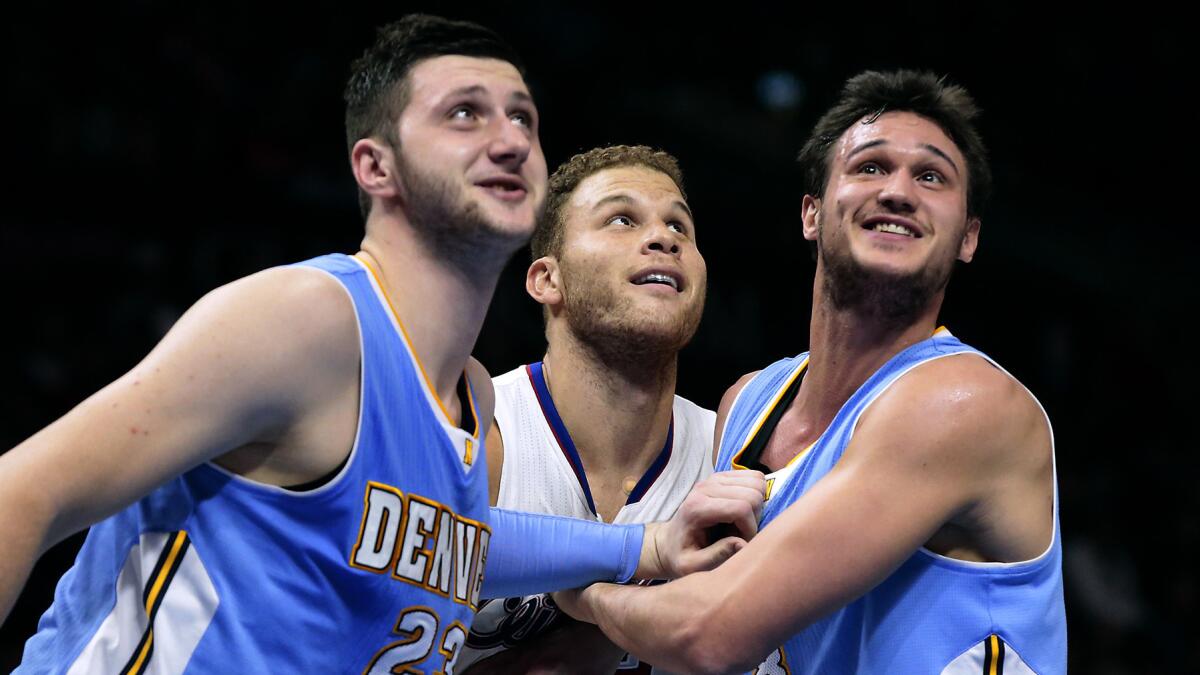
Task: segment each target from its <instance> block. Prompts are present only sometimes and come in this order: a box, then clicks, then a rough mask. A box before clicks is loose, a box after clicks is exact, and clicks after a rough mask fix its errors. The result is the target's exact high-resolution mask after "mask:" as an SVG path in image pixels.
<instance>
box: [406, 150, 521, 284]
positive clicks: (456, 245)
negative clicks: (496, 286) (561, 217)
mask: <svg viewBox="0 0 1200 675" xmlns="http://www.w3.org/2000/svg"><path fill="white" fill-rule="evenodd" d="M396 158H397V167H398V171H399V176H400V180H401V185H402V186H403V195H404V197H403V198H404V210H405V215H406V216H407V217H408V221H409V223H410V224H411V225H412V227H413V229H414V230H416V231H417V233H418V234H419V235H420V238H421V241H422V242H423V243H424V244H425V246H426V247H427V248H428V250H429V252H430V253H431V254H432V255H433V256H435V257H437V258H438V259H440V260H442V261H444V262H448V263H450V264H451V265H454V266H455V267H458V268H460V269H463V270H465V271H475V270H480V269H488V268H491V267H494V268H497V269H498V268H501V267H503V266H504V264H505V263H506V262H507V261H508V259H509V257H510V256H511V255H512V254H513V253H514V252H516V251H517V250H518V249H520V248H521V246H523V245H525V243H526V242H527V241H528V240H529V236H530V234H531V233H532V230H533V227H532V223H530V224H529V226H528V227H504V226H501V225H499V224H497V223H494V222H492V221H490V220H489V219H488V217H487V216H486V215H485V213H484V211H483V208H482V206H481V204H480V202H479V201H478V199H476V198H474V197H473V196H472V195H470V194H468V193H467V192H466V190H465V189H462V188H456V187H455V186H454V184H453V183H452V182H451V181H449V180H447V179H445V178H442V177H439V176H437V175H434V174H432V173H427V172H424V171H422V170H420V169H418V168H417V167H416V166H415V165H414V164H413V163H412V162H409V161H407V160H406V159H405V158H404V156H403V154H402V153H400V152H397V153H396ZM529 198H530V199H532V198H533V197H529ZM539 215H540V213H535V214H534V221H535V222H536V218H537V217H538V216H539ZM489 262H491V263H492V264H491V265H489V264H488V263H489Z"/></svg>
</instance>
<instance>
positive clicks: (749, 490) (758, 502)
mask: <svg viewBox="0 0 1200 675" xmlns="http://www.w3.org/2000/svg"><path fill="white" fill-rule="evenodd" d="M704 499H729V500H735V501H744V502H746V503H747V504H749V505H750V507H751V508H752V509H753V510H754V515H755V518H756V519H757V518H758V517H759V516H761V515H762V508H763V493H762V492H760V491H759V490H758V489H757V488H756V487H752V486H746V485H716V486H711V487H709V488H708V489H707V490H705V491H704Z"/></svg>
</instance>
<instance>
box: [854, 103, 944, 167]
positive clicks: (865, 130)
mask: <svg viewBox="0 0 1200 675" xmlns="http://www.w3.org/2000/svg"><path fill="white" fill-rule="evenodd" d="M871 151H874V152H893V153H901V154H905V155H911V156H914V157H916V156H930V157H934V158H939V159H943V160H946V161H948V162H951V163H953V164H954V166H955V167H956V168H957V169H959V170H963V169H964V168H965V167H966V160H965V159H964V158H963V154H962V151H961V150H959V148H958V145H957V144H956V143H955V142H954V141H953V140H951V139H950V137H949V136H948V135H947V134H946V132H945V131H943V130H942V128H941V127H940V126H938V124H937V123H936V122H934V121H933V120H931V119H929V118H928V117H924V116H922V115H918V114H916V113H912V112H908V111H898V112H887V113H884V114H882V115H880V116H879V117H878V119H876V120H874V121H873V122H870V123H869V124H863V123H862V121H859V122H855V123H854V124H852V125H850V128H848V129H846V131H844V132H843V133H842V136H841V138H840V139H838V142H837V144H836V145H835V146H834V152H833V157H832V159H833V162H834V164H837V163H839V162H842V163H844V162H847V161H853V159H854V158H855V157H857V156H860V155H862V154H864V153H867V152H871Z"/></svg>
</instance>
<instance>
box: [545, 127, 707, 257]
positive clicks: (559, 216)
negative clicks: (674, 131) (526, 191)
mask: <svg viewBox="0 0 1200 675" xmlns="http://www.w3.org/2000/svg"><path fill="white" fill-rule="evenodd" d="M622 166H643V167H646V168H647V169H653V170H654V171H658V172H660V173H663V174H665V175H666V176H667V177H668V178H670V179H671V180H672V181H674V182H675V187H677V188H679V194H680V195H682V196H683V198H684V199H687V192H685V191H684V189H683V171H681V170H680V168H679V160H677V159H675V158H674V157H673V156H672V155H671V154H670V153H667V152H664V151H662V150H655V149H654V148H651V147H648V146H645V145H610V146H607V147H602V148H592V149H591V150H588V151H587V152H581V153H579V154H577V155H575V156H573V157H571V158H570V159H568V160H567V161H565V162H563V163H562V164H560V165H559V167H558V168H557V169H555V170H554V174H553V175H551V176H550V183H549V187H548V188H547V190H546V206H545V208H544V209H543V210H542V216H541V217H540V218H539V219H538V223H537V228H535V229H534V231H533V238H532V239H530V241H529V248H530V251H531V252H532V253H533V259H534V260H537V259H538V258H541V257H543V256H554V257H556V258H557V257H559V256H561V255H562V247H563V226H564V225H565V223H564V222H563V207H564V206H566V204H567V202H568V201H570V199H571V195H572V194H574V193H575V188H577V187H579V184H580V183H582V182H583V181H584V179H586V178H587V177H588V176H591V175H593V174H596V173H600V172H601V171H604V170H605V169H614V168H617V167H622Z"/></svg>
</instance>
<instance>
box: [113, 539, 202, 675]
mask: <svg viewBox="0 0 1200 675" xmlns="http://www.w3.org/2000/svg"><path fill="white" fill-rule="evenodd" d="M187 545H188V534H187V531H186V530H179V531H178V532H175V533H174V534H172V535H171V538H170V539H168V540H167V545H166V546H165V547H163V555H162V557H160V558H159V560H158V564H157V565H156V566H155V572H154V575H153V577H152V578H151V579H150V580H149V584H148V585H147V587H146V593H145V596H144V599H145V604H144V607H145V609H146V619H147V622H146V632H145V633H144V634H143V635H142V639H141V641H139V643H138V646H137V647H136V648H135V650H134V654H133V655H132V657H131V658H130V660H129V662H128V663H127V664H125V668H124V669H123V670H122V671H121V674H122V675H126V674H129V675H138V674H139V673H143V672H145V670H146V666H147V664H148V663H149V661H150V654H151V652H152V651H153V649H154V617H155V615H156V614H158V605H159V603H160V601H161V600H162V596H163V595H164V594H165V593H166V589H167V586H169V585H170V584H171V579H172V577H174V576H175V571H176V570H178V569H179V563H180V562H181V561H182V559H183V552H184V550H185V548H186V547H187Z"/></svg>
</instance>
